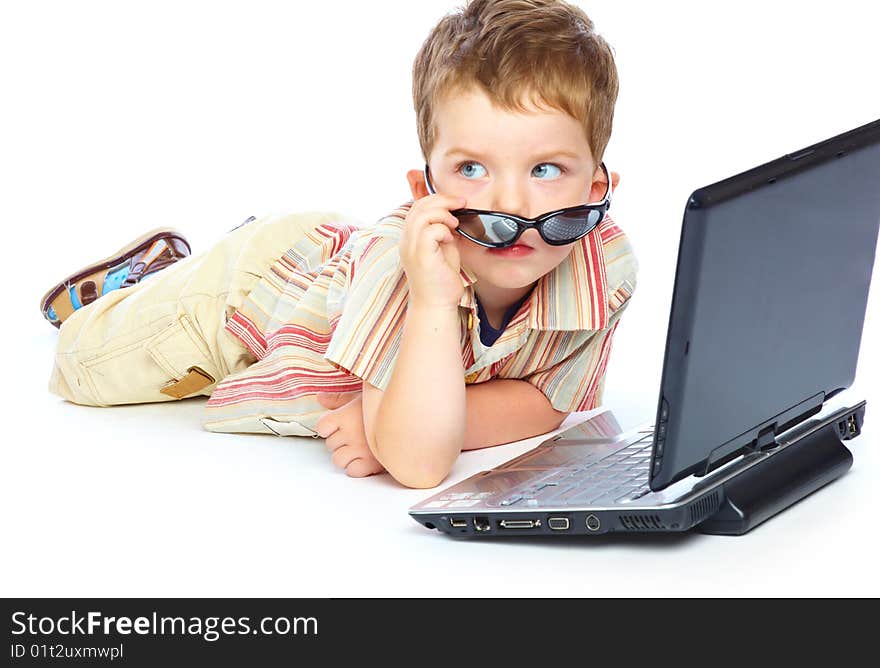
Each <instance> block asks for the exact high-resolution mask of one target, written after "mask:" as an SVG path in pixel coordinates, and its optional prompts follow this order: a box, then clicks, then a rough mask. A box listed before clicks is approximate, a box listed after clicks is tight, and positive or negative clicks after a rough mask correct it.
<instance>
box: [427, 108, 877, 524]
mask: <svg viewBox="0 0 880 668" xmlns="http://www.w3.org/2000/svg"><path fill="white" fill-rule="evenodd" d="M878 185H880V120H878V121H874V122H872V123H869V124H867V125H864V126H862V127H859V128H856V129H854V130H852V131H850V132H846V133H844V134H841V135H838V136H836V137H833V138H831V139H828V140H826V141H823V142H820V143H817V144H814V145H812V146H809V147H807V148H804V149H801V150H799V151H795V152H793V153H789V154H787V155H784V156H782V157H781V158H778V159H776V160H773V161H771V162H768V163H766V164H763V165H761V166H758V167H755V168H754V169H750V170H748V171H746V172H743V173H741V174H737V175H736V176H732V177H730V178H728V179H725V180H723V181H719V182H718V183H714V184H712V185H709V186H706V187H704V188H700V189H698V190H696V191H694V192H693V193H692V195H691V196H690V198H689V199H688V201H687V204H686V206H685V212H684V220H683V223H682V229H681V238H680V242H679V253H678V264H677V267H676V274H675V286H674V288H673V298H672V306H671V312H670V316H669V327H668V331H667V338H666V348H665V357H664V362H663V374H662V380H661V387H660V392H659V396H658V400H657V410H656V413H655V416H654V419H653V420H648V421H646V422H644V423H643V424H641V425H639V426H637V427H635V428H634V429H631V430H628V431H623V430H622V429H621V428H620V425H619V424H618V423H617V421H616V419H615V418H614V415H613V413H612V412H611V411H609V410H607V409H598V410H597V411H594V412H593V413H594V414H592V415H591V416H589V419H587V420H585V421H583V422H582V423H580V424H577V425H575V426H573V427H571V428H569V429H567V430H565V431H563V432H561V433H559V434H557V435H555V436H553V437H552V438H549V439H547V440H546V441H544V442H542V443H541V444H540V445H538V446H537V447H536V448H534V449H533V450H530V451H528V452H526V453H524V454H522V455H521V456H518V457H516V458H514V459H512V460H510V461H508V462H505V463H504V464H501V465H500V466H497V467H495V468H493V469H492V470H489V471H482V472H480V473H477V474H476V475H473V476H471V477H469V478H467V479H466V480H463V481H462V482H459V483H457V484H454V485H452V486H450V487H448V488H446V489H444V490H442V491H440V492H438V493H436V494H434V495H432V496H430V497H429V498H427V499H425V500H423V501H421V502H420V503H418V504H416V505H414V506H412V507H411V508H410V509H409V514H410V515H411V516H412V517H413V518H414V519H415V520H416V521H418V522H419V523H421V524H422V525H424V526H425V527H427V528H429V529H436V530H439V531H441V532H444V533H446V534H449V535H451V536H454V537H490V536H529V535H546V536H552V535H557V536H562V535H599V534H606V533H610V532H632V531H637V532H643V531H649V532H654V531H660V532H669V531H688V530H691V529H694V528H695V527H696V528H697V530H699V531H701V532H705V533H717V534H733V535H739V534H742V533H745V532H747V531H749V530H751V529H752V528H753V527H754V526H756V525H757V524H760V523H761V522H763V521H765V520H766V519H768V518H769V517H771V516H773V515H774V514H776V513H778V512H780V511H781V510H783V509H784V508H785V507H787V506H789V505H791V504H792V503H794V502H796V501H798V500H799V499H801V498H803V497H804V496H806V495H807V494H809V493H811V492H813V491H815V490H816V489H818V488H819V487H821V486H822V485H824V484H826V483H827V482H830V481H831V480H833V479H835V478H837V477H839V476H840V475H842V474H843V473H845V472H846V471H847V470H848V469H849V467H850V466H851V464H852V456H851V454H850V453H849V451H848V450H847V449H846V447H844V445H843V443H842V441H844V440H849V439H851V438H854V437H856V436H858V435H859V434H860V432H861V427H862V421H863V420H864V412H865V402H864V401H862V402H859V403H856V404H854V405H842V406H835V405H834V404H835V402H834V401H830V400H831V399H832V398H833V397H835V395H837V394H839V393H840V392H842V391H843V390H844V389H845V388H847V387H849V386H850V385H851V384H852V382H853V380H854V378H855V371H856V365H857V361H858V353H859V345H860V342H861V336H862V328H863V324H864V319H865V309H866V305H867V300H868V289H869V285H870V281H871V273H872V270H873V266H874V256H875V252H876V246H877V236H878V227H880V187H878ZM838 401H839V400H838Z"/></svg>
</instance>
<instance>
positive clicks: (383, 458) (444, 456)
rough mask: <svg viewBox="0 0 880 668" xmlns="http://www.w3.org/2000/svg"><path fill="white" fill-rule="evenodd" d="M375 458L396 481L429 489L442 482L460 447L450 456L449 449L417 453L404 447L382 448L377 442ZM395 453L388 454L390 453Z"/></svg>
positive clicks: (412, 486)
mask: <svg viewBox="0 0 880 668" xmlns="http://www.w3.org/2000/svg"><path fill="white" fill-rule="evenodd" d="M376 450H377V452H376V454H377V457H376V458H377V459H378V460H379V461H380V462H381V463H382V465H383V466H384V467H385V470H386V471H388V473H389V474H391V477H392V478H394V479H395V480H396V481H397V482H399V483H400V484H401V485H404V486H405V487H411V488H413V489H430V488H432V487H437V485H439V484H440V483H442V482H443V481H444V480H445V479H446V476H448V475H449V472H450V471H451V470H452V465H453V464H454V463H455V457H456V456H457V455H458V453H459V452H461V448H459V449H458V450H456V451H455V455H454V456H452V457H450V454H451V451H450V450H449V449H444V450H443V451H426V452H421V453H418V454H415V455H414V453H412V451H411V450H410V451H407V450H406V449H405V448H387V449H386V448H382V447H381V446H380V445H379V444H378V443H377V448H376ZM392 452H393V453H395V454H394V455H390V453H392Z"/></svg>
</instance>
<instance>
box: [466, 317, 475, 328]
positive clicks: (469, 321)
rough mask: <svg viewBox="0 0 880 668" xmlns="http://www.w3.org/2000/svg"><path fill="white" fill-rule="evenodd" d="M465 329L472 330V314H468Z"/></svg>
mask: <svg viewBox="0 0 880 668" xmlns="http://www.w3.org/2000/svg"><path fill="white" fill-rule="evenodd" d="M467 327H468V331H470V330H472V329H473V328H474V314H473V313H468V325H467Z"/></svg>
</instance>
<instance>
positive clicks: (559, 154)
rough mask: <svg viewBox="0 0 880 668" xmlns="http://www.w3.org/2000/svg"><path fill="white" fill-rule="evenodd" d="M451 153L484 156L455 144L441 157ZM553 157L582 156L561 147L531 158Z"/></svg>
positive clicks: (574, 157) (476, 156)
mask: <svg viewBox="0 0 880 668" xmlns="http://www.w3.org/2000/svg"><path fill="white" fill-rule="evenodd" d="M451 155H463V156H469V155H472V156H474V157H475V158H481V159H482V158H484V157H485V156H483V155H481V154H480V153H479V152H478V151H473V150H467V149H464V148H459V147H457V146H455V147H453V148H451V149H449V150H448V151H446V153H444V154H443V157H449V156H451ZM555 157H566V158H573V159H574V160H578V159H580V158H582V157H583V156H581V155H580V154H578V153H575V152H574V151H572V150H570V149H567V148H561V149H556V150H551V151H542V152H541V153H539V154H537V155H535V156H532V160H547V159H548V158H555Z"/></svg>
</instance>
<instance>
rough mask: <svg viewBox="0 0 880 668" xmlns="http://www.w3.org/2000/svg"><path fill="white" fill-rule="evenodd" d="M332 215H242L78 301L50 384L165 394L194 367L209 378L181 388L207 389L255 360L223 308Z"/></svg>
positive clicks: (112, 399)
mask: <svg viewBox="0 0 880 668" xmlns="http://www.w3.org/2000/svg"><path fill="white" fill-rule="evenodd" d="M342 218H343V216H341V215H339V214H336V213H319V212H310V213H300V214H289V215H283V216H268V217H265V218H261V219H259V220H255V221H252V222H250V223H248V224H246V225H244V226H242V227H239V228H238V229H235V230H233V231H232V232H230V233H229V234H227V235H226V236H225V237H224V238H223V240H222V241H220V242H219V243H218V244H216V245H215V246H214V247H213V248H211V249H210V250H208V251H207V252H205V253H202V254H201V255H197V256H192V257H189V258H187V259H185V260H181V261H178V262H176V263H175V264H173V265H171V266H170V267H168V268H166V269H162V270H161V271H159V272H158V273H156V274H155V275H153V276H150V277H148V278H146V279H144V280H143V281H142V282H141V283H139V284H137V285H135V286H133V287H130V288H122V289H119V290H114V291H112V292H109V293H107V294H106V295H104V296H103V297H101V298H100V299H98V300H96V301H94V302H92V303H91V304H89V305H88V306H85V307H83V308H81V309H79V310H78V311H76V312H74V313H73V314H72V315H71V316H70V317H69V318H68V319H67V320H65V322H64V324H63V325H62V326H61V330H60V333H59V338H58V347H57V350H56V353H55V367H54V369H53V372H52V378H51V380H50V381H49V389H50V391H52V392H54V393H55V394H58V395H60V396H62V397H64V398H65V399H67V400H69V401H73V402H75V403H78V404H85V405H89V406H109V405H113V404H133V403H145V402H152V401H170V400H173V399H175V398H176V397H174V396H170V395H168V394H163V393H162V392H161V391H160V390H161V389H162V388H167V387H168V386H173V385H175V383H176V382H177V381H181V380H182V379H185V378H187V377H188V376H192V373H193V372H191V371H189V370H190V369H193V368H194V367H195V368H197V369H198V370H199V371H201V374H200V377H204V376H205V375H206V376H209V377H210V380H209V381H205V382H209V384H207V386H204V387H201V388H199V389H197V390H196V391H194V392H192V393H190V392H185V393H184V394H193V395H198V394H202V395H206V396H210V394H211V392H212V390H213V389H214V386H215V385H216V384H217V383H218V382H219V381H220V380H222V379H223V378H224V377H226V376H228V375H229V374H232V373H235V372H237V371H240V370H242V369H244V368H245V367H247V366H248V365H250V364H252V363H253V362H254V361H255V359H254V357H253V355H252V354H251V353H250V352H249V351H248V350H247V349H246V348H245V347H244V345H242V343H241V342H240V341H238V339H236V338H235V337H234V336H232V335H231V334H229V333H228V332H227V331H226V330H225V329H224V325H225V324H226V320H227V318H228V317H229V316H230V315H232V313H233V312H234V311H235V309H236V308H238V307H239V306H240V305H241V303H242V300H243V299H244V297H245V296H246V295H247V294H248V292H249V291H250V290H251V289H252V288H253V286H254V284H255V283H256V282H257V281H258V280H259V279H260V277H261V276H262V275H263V272H265V271H267V270H268V269H269V267H270V266H271V265H272V264H273V263H274V262H275V261H276V260H277V259H278V258H280V257H281V256H282V255H283V254H284V253H285V252H286V251H287V249H288V248H290V247H291V246H292V245H293V244H294V243H295V241H296V240H297V239H298V238H299V234H300V233H301V231H302V230H305V229H311V228H313V227H316V226H318V225H321V224H323V223H327V222H332V221H338V220H340V219H342ZM211 381H212V382H211ZM205 382H202V383H199V384H200V385H204V384H205ZM181 385H182V384H180V383H179V384H178V386H181Z"/></svg>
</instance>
